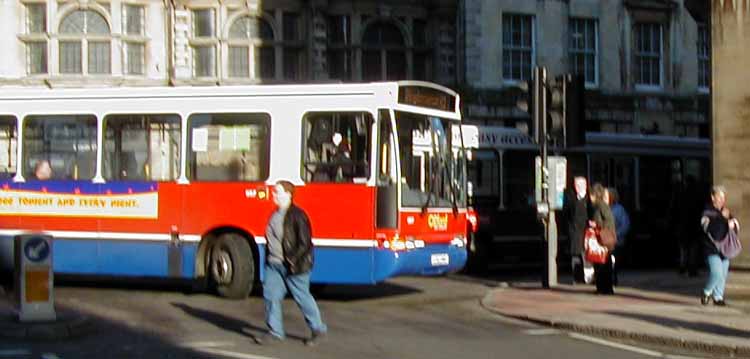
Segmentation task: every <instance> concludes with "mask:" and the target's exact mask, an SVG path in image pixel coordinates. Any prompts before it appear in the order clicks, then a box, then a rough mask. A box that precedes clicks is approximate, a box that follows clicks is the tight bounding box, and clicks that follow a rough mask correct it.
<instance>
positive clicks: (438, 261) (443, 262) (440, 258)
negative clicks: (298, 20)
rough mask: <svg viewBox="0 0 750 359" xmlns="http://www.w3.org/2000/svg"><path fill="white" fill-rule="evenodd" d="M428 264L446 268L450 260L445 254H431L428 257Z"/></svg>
mask: <svg viewBox="0 0 750 359" xmlns="http://www.w3.org/2000/svg"><path fill="white" fill-rule="evenodd" d="M430 262H431V263H432V265H433V266H447V265H448V263H450V259H449V257H448V254H446V253H440V254H433V255H432V256H431V257H430Z"/></svg>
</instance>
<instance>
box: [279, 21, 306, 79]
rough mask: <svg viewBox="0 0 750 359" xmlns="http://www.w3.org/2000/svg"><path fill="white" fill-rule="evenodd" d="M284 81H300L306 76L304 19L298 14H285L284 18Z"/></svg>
mask: <svg viewBox="0 0 750 359" xmlns="http://www.w3.org/2000/svg"><path fill="white" fill-rule="evenodd" d="M282 19H283V30H282V31H283V34H284V39H283V46H282V47H283V49H284V50H283V51H284V55H283V57H282V59H283V60H284V61H283V63H284V79H287V80H300V79H302V76H303V74H304V64H305V61H304V60H305V57H304V54H305V51H304V42H303V41H302V34H301V30H302V22H301V21H302V17H301V16H300V15H299V14H298V13H296V12H286V11H285V12H284V13H283V16H282Z"/></svg>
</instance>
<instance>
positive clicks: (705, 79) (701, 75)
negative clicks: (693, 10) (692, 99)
mask: <svg viewBox="0 0 750 359" xmlns="http://www.w3.org/2000/svg"><path fill="white" fill-rule="evenodd" d="M709 44H710V37H709V32H708V27H707V26H706V24H698V44H697V47H698V87H700V88H703V89H707V88H708V85H709V83H710V81H711V68H710V67H709V59H710V55H711V52H710V51H711V47H710V45H709Z"/></svg>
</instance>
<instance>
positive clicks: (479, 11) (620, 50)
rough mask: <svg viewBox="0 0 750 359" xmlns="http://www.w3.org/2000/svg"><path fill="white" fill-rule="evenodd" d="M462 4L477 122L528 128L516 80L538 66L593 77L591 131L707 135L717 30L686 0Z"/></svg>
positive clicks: (589, 80) (482, 0)
mask: <svg viewBox="0 0 750 359" xmlns="http://www.w3.org/2000/svg"><path fill="white" fill-rule="evenodd" d="M462 11H463V12H464V13H465V14H464V18H465V22H464V23H463V26H464V28H465V33H464V38H463V41H464V42H465V50H464V51H465V53H464V56H463V58H465V63H464V64H463V66H464V68H465V70H466V77H465V83H466V85H467V87H468V88H470V89H471V90H473V91H469V92H470V93H472V95H473V96H472V95H469V97H470V99H467V101H469V102H470V103H471V104H470V105H469V106H468V109H467V113H466V115H467V117H469V118H471V119H474V120H475V121H477V122H478V123H493V124H495V123H497V122H498V119H500V122H501V123H502V124H503V125H505V126H511V127H513V126H518V127H521V126H524V123H525V122H526V118H527V117H528V116H527V115H525V114H524V113H521V112H519V111H518V110H517V109H516V108H515V106H514V104H515V102H516V99H517V97H516V96H515V95H517V91H515V89H514V86H516V85H517V84H518V83H519V82H521V81H526V80H528V79H529V77H530V73H531V71H530V69H531V68H533V67H534V66H536V65H540V66H545V67H547V68H548V69H549V71H550V75H551V76H555V75H558V74H562V73H569V72H570V73H580V74H583V75H584V76H585V81H586V88H587V91H586V101H587V103H586V109H587V124H586V127H587V128H588V129H589V130H592V131H602V132H615V133H634V134H637V133H645V134H662V135H674V136H680V137H693V138H695V137H702V138H708V136H709V131H708V130H709V119H708V116H707V115H708V99H709V98H708V93H709V90H708V89H709V87H710V86H709V82H710V74H709V71H708V69H709V59H710V54H709V51H708V49H709V41H708V40H709V36H708V34H709V31H708V27H707V26H706V25H705V24H703V23H697V22H696V21H695V20H694V19H693V18H692V17H691V16H690V14H689V13H688V12H687V10H686V9H685V7H684V6H683V4H682V0H570V1H550V0H545V1H523V0H499V1H496V0H464V1H463V3H462ZM498 90H499V91H500V92H501V93H500V94H498Z"/></svg>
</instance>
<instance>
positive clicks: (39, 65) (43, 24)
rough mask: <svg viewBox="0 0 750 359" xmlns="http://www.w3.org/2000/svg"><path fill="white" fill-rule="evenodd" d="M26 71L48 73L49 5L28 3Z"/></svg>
mask: <svg viewBox="0 0 750 359" xmlns="http://www.w3.org/2000/svg"><path fill="white" fill-rule="evenodd" d="M25 6H26V40H25V44H26V72H27V73H29V74H32V75H33V74H45V73H47V37H46V33H47V5H46V4H44V3H41V4H37V3H32V4H26V5H25Z"/></svg>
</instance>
